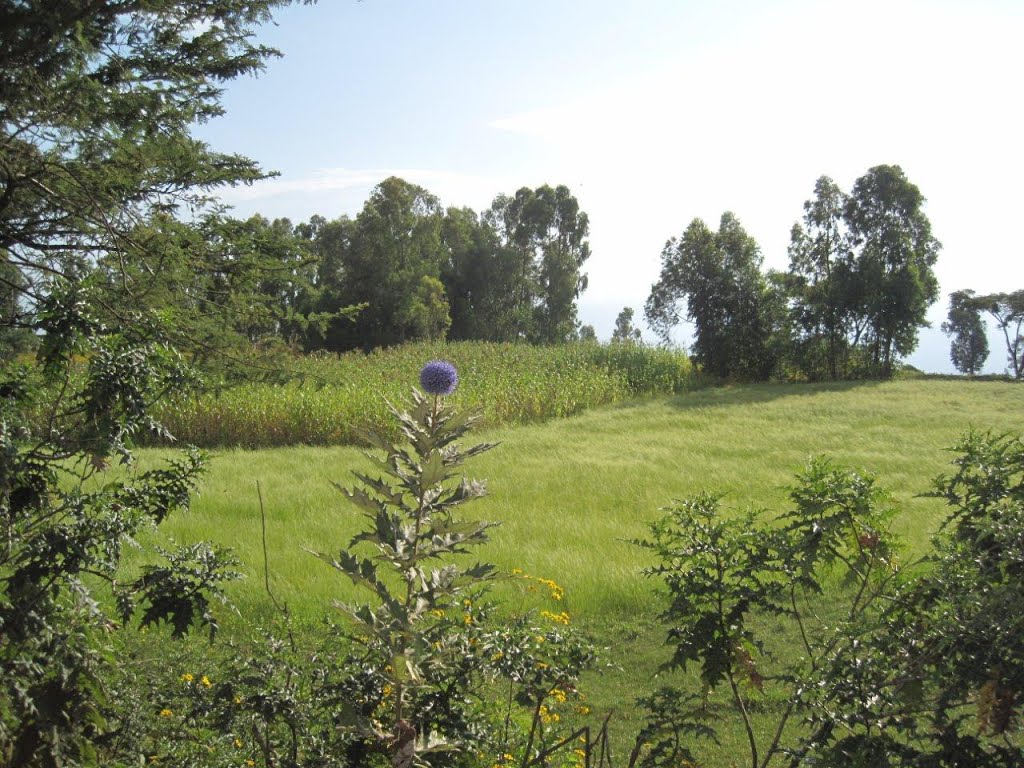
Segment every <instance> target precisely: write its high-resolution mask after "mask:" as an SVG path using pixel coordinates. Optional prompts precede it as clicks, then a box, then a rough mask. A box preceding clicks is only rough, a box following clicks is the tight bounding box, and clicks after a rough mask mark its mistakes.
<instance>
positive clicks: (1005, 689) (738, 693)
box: [639, 433, 1024, 768]
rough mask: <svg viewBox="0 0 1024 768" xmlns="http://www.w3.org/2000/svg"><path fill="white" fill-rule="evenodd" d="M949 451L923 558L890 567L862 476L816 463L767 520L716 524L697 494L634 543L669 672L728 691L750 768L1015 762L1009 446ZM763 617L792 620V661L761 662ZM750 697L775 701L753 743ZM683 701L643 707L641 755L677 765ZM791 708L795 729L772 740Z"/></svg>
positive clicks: (1021, 459) (1022, 522)
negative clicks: (655, 588)
mask: <svg viewBox="0 0 1024 768" xmlns="http://www.w3.org/2000/svg"><path fill="white" fill-rule="evenodd" d="M955 450H956V451H957V452H958V453H959V455H958V457H957V459H956V460H955V461H954V464H955V466H956V472H955V474H953V475H951V476H941V477H939V478H938V479H937V480H936V481H935V489H934V494H935V495H936V496H938V497H940V498H943V499H944V500H945V501H946V502H947V504H948V505H949V507H950V508H951V509H950V512H949V515H948V517H947V519H946V521H945V523H944V525H943V529H942V533H941V534H940V535H939V536H938V537H937V538H936V540H935V554H934V555H930V556H928V557H926V558H925V560H924V561H923V562H922V563H918V564H912V565H910V566H906V565H904V566H901V565H900V564H899V559H898V557H897V549H898V544H897V542H896V541H895V540H894V539H893V538H892V537H891V535H890V534H889V532H888V530H889V523H890V520H891V518H892V511H891V510H889V509H888V508H886V507H884V506H883V505H882V502H883V500H884V495H883V494H882V493H881V492H880V491H879V490H878V489H877V488H876V487H875V484H874V480H873V478H871V477H866V476H861V475H858V474H856V473H852V472H849V471H846V470H841V469H837V468H835V467H833V466H832V465H830V464H829V463H827V462H825V461H821V460H818V461H814V462H812V463H811V464H810V465H809V466H808V468H807V469H806V470H805V471H804V473H802V474H801V475H800V476H799V477H798V483H797V485H796V486H795V487H794V488H793V489H792V490H791V493H790V497H791V500H792V502H793V508H792V509H791V511H789V512H787V513H785V514H784V515H782V516H781V517H780V518H779V520H778V523H777V524H770V525H765V524H763V523H759V522H758V518H757V516H756V515H754V514H748V515H747V516H746V517H742V518H733V519H726V520H723V519H722V517H721V515H720V511H719V509H718V506H717V499H716V498H714V497H711V496H708V495H703V496H699V497H697V498H695V499H693V500H691V501H689V502H684V503H681V504H680V505H678V506H676V507H674V508H673V509H672V510H670V514H669V516H668V517H666V518H665V519H663V520H661V521H659V522H657V523H655V524H654V525H653V526H652V528H651V532H652V538H651V539H650V540H644V541H641V542H639V543H640V544H641V545H642V546H644V547H646V548H648V549H651V550H652V551H654V552H655V553H656V554H657V556H658V558H659V564H658V565H657V566H655V567H654V568H652V569H650V570H649V571H648V574H650V575H656V576H658V577H660V578H661V579H662V580H663V581H664V582H665V585H666V587H667V589H668V593H669V597H670V603H669V606H668V608H667V609H666V611H665V613H664V619H665V620H666V621H667V622H668V624H669V626H670V629H669V636H668V642H669V643H670V644H671V645H672V646H673V649H674V655H673V657H672V659H671V661H670V662H668V666H673V667H682V668H685V667H686V666H687V665H688V664H691V663H696V664H698V665H699V666H700V681H701V690H702V691H704V692H705V693H704V695H705V696H707V695H708V693H710V691H712V690H713V689H714V688H716V687H717V686H719V685H724V684H725V683H728V685H729V690H730V692H731V697H732V701H733V703H734V705H735V707H736V709H737V711H738V712H739V713H740V716H741V718H742V720H743V723H744V726H745V729H746V733H747V737H748V745H749V752H750V765H751V766H753V768H758V767H759V766H761V767H765V766H768V765H769V764H770V763H771V761H772V759H773V757H774V756H776V755H780V754H784V753H788V754H789V755H790V758H791V763H790V764H791V765H793V766H798V765H800V766H803V765H813V766H835V768H838V767H839V766H849V765H855V766H872V767H873V766H887V765H892V766H910V765H915V766H917V765H921V766H925V765H927V766H936V768H940V767H944V766H950V767H951V766H961V765H972V766H974V765H976V766H1010V765H1017V764H1019V763H1020V760H1021V759H1022V757H1024V744H1022V743H1021V734H1022V731H1021V728H1020V722H1019V719H1018V710H1019V701H1020V695H1021V691H1022V686H1024V671H1022V670H1024V644H1022V641H1021V638H1022V637H1024V626H1022V619H1021V616H1022V610H1024V591H1022V588H1021V575H1022V573H1024V570H1022V569H1024V539H1022V536H1021V531H1024V442H1022V440H1021V439H1020V438H1010V437H993V436H991V435H979V434H976V433H972V434H970V435H968V436H967V437H966V438H964V439H963V440H962V441H961V442H960V443H959V444H958V445H957V446H956V448H955ZM826 594H828V601H829V603H827V604H826V603H823V602H822V597H823V596H825V595H826ZM840 598H841V601H840ZM766 616H774V617H777V618H776V621H784V622H787V623H788V624H789V625H790V626H791V627H792V630H793V633H795V634H796V635H797V636H798V637H799V642H800V643H801V646H802V654H801V655H800V656H798V657H795V658H794V657H793V656H791V655H790V656H783V655H775V654H774V653H773V652H772V642H771V638H770V637H769V636H768V635H766V634H764V627H765V626H766V623H765V622H764V621H763V620H762V621H757V620H756V619H757V618H758V617H760V618H761V619H763V618H764V617H766ZM740 683H744V684H745V686H746V688H747V690H746V691H744V689H743V688H744V686H741V685H740ZM763 697H767V698H768V699H774V700H776V701H778V702H779V703H780V708H778V709H776V713H777V715H776V717H775V718H774V719H775V720H776V723H775V724H774V725H773V726H772V728H771V729H770V730H769V731H768V733H769V734H773V735H772V736H771V738H770V740H768V741H767V742H766V743H765V742H763V741H762V740H761V739H760V738H759V737H758V735H757V733H756V731H755V728H754V727H753V720H752V717H751V713H752V711H753V708H754V707H756V706H757V705H758V702H760V701H762V700H764V698H763ZM693 702H695V700H692V701H691V704H689V705H685V706H684V705H681V704H680V701H673V700H672V699H671V698H670V697H668V696H664V695H663V696H661V697H654V698H652V699H650V700H648V701H647V702H646V703H647V705H648V707H649V708H650V709H651V710H652V714H653V717H652V720H651V723H650V724H649V725H648V728H647V730H646V731H645V734H644V735H645V737H646V738H652V737H653V738H655V739H657V738H659V737H660V741H655V742H654V747H653V748H652V749H651V750H650V754H651V755H652V756H654V755H656V756H658V759H664V758H665V756H666V755H667V754H668V755H674V756H676V757H680V756H682V757H685V758H686V759H691V757H690V750H691V749H692V746H693V740H694V738H695V737H698V736H701V735H704V733H705V732H704V730H702V725H701V719H702V717H704V716H706V715H705V713H703V712H702V710H701V708H699V707H695V705H694V704H693ZM796 713H803V714H804V716H805V719H806V722H807V724H808V725H809V726H810V728H809V730H808V731H807V732H805V733H804V734H802V735H795V737H791V739H792V741H791V743H789V744H786V743H784V741H783V735H784V734H785V733H786V724H787V721H788V720H789V719H790V718H791V716H792V715H794V714H796ZM676 720H678V725H677V726H676V727H675V729H673V727H672V726H673V723H675V722H676ZM682 735H686V736H687V740H686V741H679V737H680V736H682ZM761 738H763V737H761ZM670 747H671V749H670ZM648 764H650V765H658V764H661V763H658V762H656V761H652V762H649V763H648Z"/></svg>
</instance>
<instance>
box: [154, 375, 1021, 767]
mask: <svg viewBox="0 0 1024 768" xmlns="http://www.w3.org/2000/svg"><path fill="white" fill-rule="evenodd" d="M968 429H977V430H993V431H996V432H1022V431H1024V387H1021V386H1019V385H1014V384H1011V383H1005V382H971V381H937V380H927V379H925V380H917V381H896V382H887V383H846V384H835V385H807V384H803V385H785V384H764V385H753V386H737V387H724V388H714V389H702V390H697V391H693V392H688V393H685V394H682V395H679V396H675V397H670V398H660V399H655V400H647V401H640V402H632V403H622V404H618V405H613V406H607V407H604V408H601V409H598V410H593V411H589V412H587V413H584V414H582V415H579V416H575V417H572V418H567V419H562V420H558V421H552V422H548V423H544V424H537V425H529V426H522V427H514V428H504V429H492V430H488V431H486V432H481V433H478V434H476V435H474V436H475V437H477V438H479V439H483V440H492V441H500V442H501V445H500V446H499V447H498V448H496V449H495V450H493V451H492V452H490V453H488V454H485V455H484V456H482V457H480V458H478V459H476V460H474V461H473V462H472V463H471V464H469V465H468V466H467V474H469V475H470V476H473V477H477V478H486V479H487V481H488V485H489V489H490V495H489V496H488V497H487V498H485V499H482V500H480V501H479V502H476V503H475V505H471V506H470V507H468V508H467V510H468V511H470V512H471V513H472V514H475V515H477V516H479V517H480V518H484V519H489V520H495V521H500V522H501V524H502V525H501V526H500V527H499V528H497V529H496V530H495V531H494V535H493V541H492V543H491V544H489V545H488V546H487V548H486V550H485V551H483V552H482V553H481V557H482V558H484V559H487V560H490V561H491V562H494V563H496V564H497V565H498V566H499V567H500V568H502V569H504V570H506V571H511V569H513V568H521V569H523V570H525V571H526V572H528V573H531V574H535V575H538V576H544V577H549V578H553V579H555V580H556V581H558V582H559V583H561V584H562V585H563V586H564V587H565V589H566V597H565V600H564V605H563V606H562V607H564V609H565V610H568V611H569V613H570V614H572V615H573V616H574V618H575V620H576V622H577V623H579V624H581V625H583V626H586V627H587V628H588V629H590V630H591V631H592V633H593V634H594V636H595V639H596V640H597V642H598V644H599V645H601V646H607V648H608V650H607V651H606V653H605V656H606V660H607V661H609V662H612V663H614V664H617V665H619V667H620V669H618V670H615V669H611V670H605V671H603V672H602V673H601V674H599V675H598V674H595V675H593V676H592V677H591V679H590V680H589V681H588V688H587V690H588V694H589V696H590V700H591V702H592V706H593V708H594V711H595V714H600V713H602V712H606V711H608V710H609V709H614V710H615V711H616V712H617V715H616V718H615V723H617V725H616V735H617V736H618V737H620V741H621V743H622V746H621V747H620V748H619V751H620V752H622V751H627V752H628V749H629V745H628V744H627V743H626V742H627V741H631V734H632V733H634V732H635V729H636V727H637V725H638V723H637V722H636V715H635V714H634V713H633V712H632V708H631V704H630V702H631V701H632V700H633V698H634V697H635V696H636V695H638V694H640V693H642V692H644V691H646V690H647V689H649V688H651V687H653V684H652V681H651V675H652V674H653V673H654V672H655V670H656V668H657V665H658V664H659V663H660V662H661V661H662V660H664V658H666V657H667V651H663V650H662V649H661V643H662V638H663V636H664V630H663V628H662V627H660V626H659V625H658V623H657V621H656V617H657V614H658V612H659V610H660V602H659V596H658V594H657V591H656V589H655V586H654V585H653V584H651V583H648V582H646V581H645V580H644V579H643V578H642V577H641V576H640V574H639V572H640V570H641V569H642V568H643V567H644V566H646V565H648V564H649V563H648V562H646V561H645V553H644V552H642V551H641V550H640V549H638V548H637V547H635V546H633V545H631V544H629V543H628V540H629V539H632V538H635V537H638V536H643V535H644V534H645V533H646V525H647V524H648V523H649V522H650V521H652V520H654V519H655V518H656V517H657V516H658V515H659V511H658V510H659V507H662V506H664V505H666V504H668V503H670V502H671V500H672V499H675V498H681V497H686V496H689V495H691V494H693V493H695V492H696V491H698V490H701V489H707V490H712V491H718V492H722V493H724V494H726V495H725V501H724V503H725V505H726V506H729V507H733V508H747V507H750V506H753V507H758V508H766V509H769V510H777V511H781V510H783V509H784V508H785V505H786V490H785V488H786V486H787V484H789V483H791V482H792V478H793V475H794V473H795V472H796V471H797V470H798V469H800V468H801V466H802V465H803V464H804V462H805V461H806V460H807V458H808V457H810V456H813V455H819V454H827V455H828V456H830V457H832V458H833V459H834V460H835V461H836V462H838V463H841V464H844V465H847V466H852V467H855V468H860V469H866V470H869V471H872V472H874V473H876V474H877V475H878V476H879V480H880V484H881V485H882V486H884V487H886V488H888V489H890V490H891V491H892V493H893V504H894V505H895V506H896V508H897V509H898V510H899V515H898V517H897V520H896V524H895V525H896V528H897V531H898V532H899V533H901V534H902V535H903V536H905V537H906V538H907V539H908V541H909V543H910V546H911V549H912V550H914V551H916V552H923V551H924V550H925V549H926V548H927V546H928V540H929V536H930V534H931V532H933V531H934V529H935V527H936V525H937V522H938V521H939V520H940V519H941V518H942V516H943V514H944V509H943V505H942V502H941V501H939V500H936V499H932V498H924V497H922V496H921V495H920V494H922V493H923V492H925V491H927V490H928V489H929V486H930V481H931V478H933V477H934V476H935V475H937V474H939V473H940V472H943V471H944V470H945V469H946V467H947V466H948V462H949V460H950V458H951V456H950V454H948V453H947V452H946V451H945V450H944V449H945V448H946V447H948V446H950V445H951V444H952V443H953V442H954V441H955V440H956V439H957V437H958V436H960V435H961V434H963V433H964V432H965V431H967V430H968ZM161 453H163V452H162V451H149V452H146V454H145V456H144V463H149V462H150V461H152V460H153V459H155V458H156V457H157V456H159V455H160V454H161ZM360 467H365V463H364V460H363V458H362V456H361V454H360V452H359V451H358V450H356V449H354V448H347V447H335V448H312V447H295V448H280V449H273V450H262V451H246V450H225V451H219V452H217V453H216V454H215V458H214V461H213V464H212V468H211V471H210V473H209V475H208V476H207V478H206V479H205V481H204V483H203V486H202V494H201V496H200V497H199V498H198V499H197V500H196V502H195V505H194V507H193V510H192V511H191V512H190V513H188V514H184V515H178V516H176V517H174V518H172V519H171V520H169V521H168V523H166V524H165V526H164V527H163V529H162V531H161V536H169V537H172V538H175V539H178V540H181V541H187V540H194V539H197V538H208V539H212V540H214V541H217V542H219V543H222V544H224V545H227V546H230V547H232V548H233V549H234V550H235V552H236V554H237V555H238V556H239V557H240V558H241V559H242V560H243V561H244V563H245V568H244V570H245V571H246V574H247V578H246V579H245V580H244V581H243V582H240V583H238V584H235V585H233V586H232V587H231V589H230V592H231V597H232V599H233V601H234V603H235V605H236V606H237V607H238V608H239V610H240V612H241V613H242V614H243V615H245V616H247V617H254V616H255V617H266V616H267V615H268V614H269V612H270V607H269V606H270V603H269V599H268V597H267V595H266V593H265V592H264V591H263V572H262V561H263V554H262V545H261V536H260V504H259V500H258V497H257V488H256V483H257V480H258V481H259V483H260V487H261V490H262V495H263V501H264V509H265V512H266V516H267V530H268V547H269V563H270V580H271V585H272V587H273V590H274V592H275V593H276V595H277V596H278V597H279V598H280V599H283V600H284V601H285V602H287V603H288V605H289V607H290V609H291V610H292V611H293V613H294V614H295V615H296V616H297V617H298V618H299V620H300V622H303V623H304V624H305V626H306V627H307V628H308V631H314V630H313V627H315V625H316V622H317V620H318V617H320V616H322V615H324V614H325V613H328V612H329V611H330V609H329V607H328V604H329V603H330V601H331V600H333V599H349V598H351V597H352V596H353V594H352V591H351V589H350V587H349V585H348V584H347V583H345V581H344V579H343V577H342V576H341V575H340V574H338V573H336V572H334V571H332V570H331V569H329V568H328V567H327V566H325V565H324V564H323V563H321V562H320V561H318V560H316V559H315V558H313V557H312V556H310V555H309V554H307V553H306V552H304V551H303V550H304V548H309V549H315V550H320V551H325V552H330V551H333V550H337V549H340V548H342V547H344V546H345V545H346V543H347V542H348V539H349V538H350V536H351V535H352V534H353V532H355V531H356V530H357V529H358V528H359V526H360V520H359V514H358V512H357V510H356V509H355V508H354V507H352V506H350V505H348V504H347V503H346V502H345V501H344V499H343V498H342V497H341V495H340V494H339V493H338V492H337V490H335V489H334V488H333V487H332V482H338V483H341V484H348V483H349V471H350V470H352V469H354V468H360ZM495 595H496V596H497V597H500V598H502V599H504V600H505V601H507V602H508V604H509V605H510V606H511V607H512V608H520V607H528V606H529V605H540V603H539V602H538V601H539V600H540V597H538V596H536V595H529V594H525V593H524V592H523V591H522V589H521V587H520V586H519V585H518V584H517V583H516V582H514V581H513V580H509V581H508V582H506V583H501V584H498V585H497V587H496V589H495ZM235 623H236V622H231V621H228V622H226V626H227V630H228V632H229V633H230V632H231V631H232V625H233V624H235ZM725 720H728V718H727V717H726V718H725ZM738 750H742V742H741V741H740V734H739V732H738V731H735V732H734V729H732V728H731V727H726V728H725V732H724V739H723V746H722V749H721V751H720V752H719V753H717V754H718V757H717V758H716V759H718V760H721V761H722V762H712V763H709V764H712V765H719V764H721V765H729V764H730V762H729V761H730V760H732V759H734V756H735V759H736V760H737V764H742V763H741V762H739V757H738V755H740V754H741V751H738ZM620 759H621V758H620Z"/></svg>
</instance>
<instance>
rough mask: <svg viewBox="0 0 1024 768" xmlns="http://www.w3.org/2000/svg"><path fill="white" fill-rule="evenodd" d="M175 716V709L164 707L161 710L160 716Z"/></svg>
mask: <svg viewBox="0 0 1024 768" xmlns="http://www.w3.org/2000/svg"><path fill="white" fill-rule="evenodd" d="M173 716H174V710H173V709H167V707H164V708H163V709H161V710H160V717H173Z"/></svg>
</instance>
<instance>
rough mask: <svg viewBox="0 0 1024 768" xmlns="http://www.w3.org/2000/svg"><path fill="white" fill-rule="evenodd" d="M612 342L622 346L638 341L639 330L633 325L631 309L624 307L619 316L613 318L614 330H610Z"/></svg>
mask: <svg viewBox="0 0 1024 768" xmlns="http://www.w3.org/2000/svg"><path fill="white" fill-rule="evenodd" d="M612 341H618V342H622V343H624V344H633V343H636V342H638V341H640V329H639V328H637V327H635V326H634V325H633V308H632V307H624V308H623V310H622V311H621V312H619V316H618V317H616V318H615V328H614V330H612Z"/></svg>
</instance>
